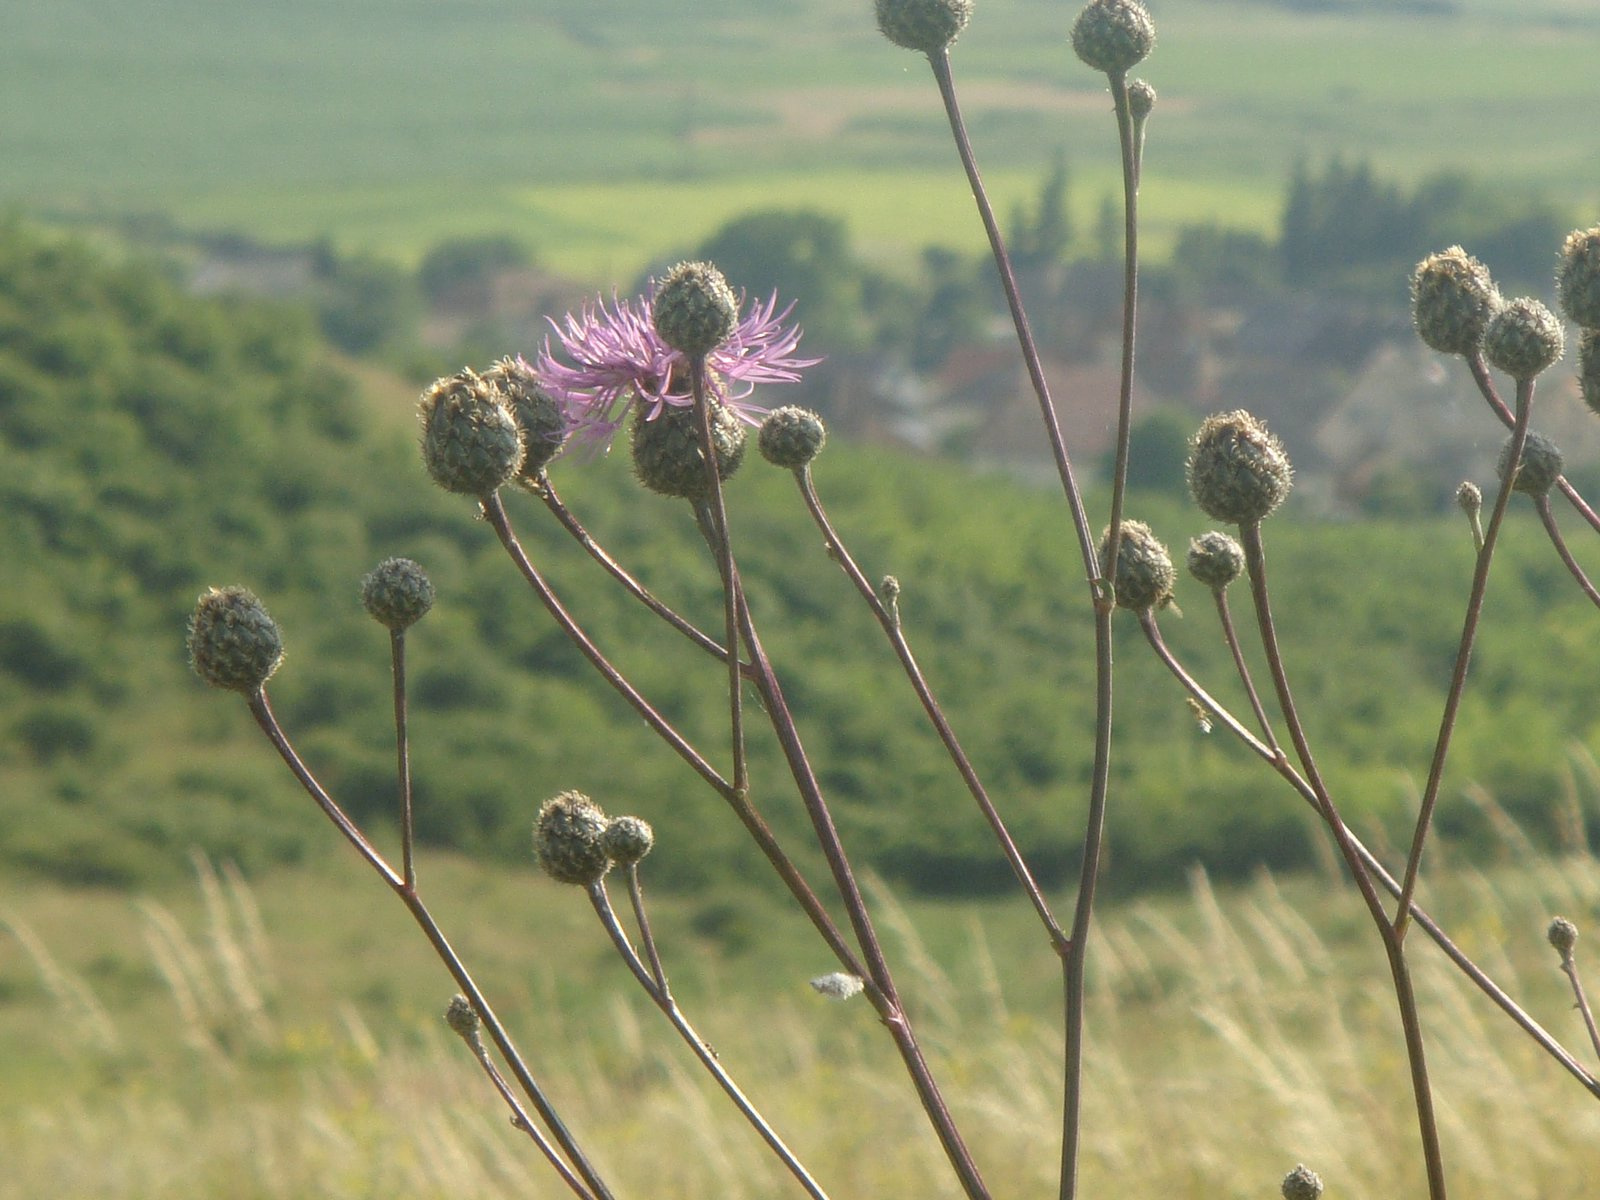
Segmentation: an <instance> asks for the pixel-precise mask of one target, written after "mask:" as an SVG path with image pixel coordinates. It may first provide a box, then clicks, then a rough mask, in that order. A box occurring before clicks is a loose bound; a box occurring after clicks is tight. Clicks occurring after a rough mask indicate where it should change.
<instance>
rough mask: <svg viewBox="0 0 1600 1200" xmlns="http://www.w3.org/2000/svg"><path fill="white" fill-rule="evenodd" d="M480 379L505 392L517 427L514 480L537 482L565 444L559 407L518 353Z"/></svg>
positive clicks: (565, 433) (500, 362) (526, 482)
mask: <svg viewBox="0 0 1600 1200" xmlns="http://www.w3.org/2000/svg"><path fill="white" fill-rule="evenodd" d="M483 378H484V379H485V380H486V381H487V382H489V383H491V384H493V385H494V386H495V387H498V388H499V389H500V391H501V392H502V393H503V394H504V395H505V398H506V402H507V403H508V404H509V405H510V406H511V415H512V417H513V418H514V419H515V420H516V422H517V428H518V429H520V430H521V431H522V446H523V451H524V453H523V456H522V466H521V467H520V468H519V469H518V471H517V479H518V480H519V481H520V482H522V483H525V484H533V483H536V482H538V479H539V476H541V475H542V474H544V469H545V467H547V466H549V465H550V460H551V459H552V458H554V457H555V456H556V455H557V454H559V453H561V447H562V446H563V445H565V444H566V436H567V423H566V420H565V419H564V418H563V417H562V415H561V409H560V407H559V406H558V405H557V404H556V401H555V398H554V397H553V396H551V395H550V393H549V392H547V391H545V390H544V389H543V388H542V387H540V386H539V384H538V381H537V380H536V379H535V378H534V374H533V368H532V367H530V366H529V365H528V364H527V363H526V362H525V361H524V360H523V359H522V357H521V356H520V355H518V356H517V357H516V358H502V359H501V360H500V361H499V362H497V363H495V364H494V366H492V367H490V368H489V369H488V370H487V371H485V372H484V373H483Z"/></svg>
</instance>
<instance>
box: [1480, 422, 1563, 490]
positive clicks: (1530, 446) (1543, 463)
mask: <svg viewBox="0 0 1600 1200" xmlns="http://www.w3.org/2000/svg"><path fill="white" fill-rule="evenodd" d="M1510 458H1511V439H1510V438H1507V439H1506V441H1505V445H1503V446H1501V447H1500V463H1499V466H1498V467H1497V468H1496V469H1497V471H1498V472H1499V475H1500V478H1501V479H1502V480H1503V479H1505V477H1506V467H1508V466H1509V465H1510V461H1509V460H1510ZM1561 470H1562V462H1561V449H1560V447H1559V446H1557V445H1556V444H1555V443H1554V442H1552V441H1551V440H1550V439H1549V438H1547V437H1545V436H1544V435H1543V434H1542V433H1532V432H1530V433H1529V434H1528V436H1527V439H1526V440H1525V441H1524V442H1523V444H1522V461H1521V462H1519V463H1518V464H1517V477H1516V479H1514V480H1512V482H1511V486H1512V488H1513V489H1515V490H1516V491H1519V492H1522V493H1524V494H1525V495H1529V496H1532V497H1534V499H1538V498H1539V497H1540V496H1543V495H1544V494H1545V493H1546V492H1548V491H1549V490H1550V489H1551V488H1552V487H1554V486H1555V482H1556V480H1557V479H1559V478H1561Z"/></svg>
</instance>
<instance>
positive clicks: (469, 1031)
mask: <svg viewBox="0 0 1600 1200" xmlns="http://www.w3.org/2000/svg"><path fill="white" fill-rule="evenodd" d="M444 1023H445V1024H446V1025H448V1026H450V1032H451V1033H453V1034H455V1035H456V1036H457V1037H458V1038H460V1039H461V1040H462V1041H464V1042H466V1043H467V1044H468V1045H475V1044H476V1043H477V1041H478V1014H477V1012H476V1010H474V1009H473V1007H472V1001H470V1000H468V999H467V998H466V997H465V996H461V995H456V996H452V997H450V1003H449V1004H448V1005H446V1006H445V1010H444Z"/></svg>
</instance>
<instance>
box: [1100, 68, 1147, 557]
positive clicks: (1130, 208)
mask: <svg viewBox="0 0 1600 1200" xmlns="http://www.w3.org/2000/svg"><path fill="white" fill-rule="evenodd" d="M1107 78H1108V79H1109V80H1110V83H1111V98H1112V101H1113V103H1114V105H1115V107H1116V115H1117V141H1118V143H1119V144H1120V146H1121V148H1122V246H1123V250H1122V360H1121V363H1120V371H1119V379H1118V386H1117V442H1116V456H1115V459H1114V466H1113V468H1112V472H1111V518H1110V520H1109V521H1108V522H1107V531H1106V536H1105V538H1104V542H1105V549H1104V560H1103V561H1102V563H1101V566H1100V569H1101V571H1102V572H1103V573H1104V574H1106V575H1109V576H1113V577H1114V576H1115V574H1116V569H1117V568H1116V564H1117V552H1118V550H1119V549H1120V548H1121V545H1122V507H1123V503H1124V501H1125V500H1126V498H1127V491H1128V446H1129V440H1130V432H1131V429H1132V424H1133V359H1134V335H1135V331H1136V330H1137V328H1138V313H1139V146H1138V142H1137V140H1136V136H1135V130H1134V122H1133V116H1132V114H1131V113H1129V111H1128V79H1127V73H1126V72H1123V71H1116V72H1113V73H1111V74H1110V75H1108V76H1107Z"/></svg>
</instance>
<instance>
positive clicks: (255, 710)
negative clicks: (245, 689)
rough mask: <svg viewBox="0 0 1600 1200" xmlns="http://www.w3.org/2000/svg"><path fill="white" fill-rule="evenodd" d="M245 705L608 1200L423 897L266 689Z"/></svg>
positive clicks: (592, 1186) (598, 1195) (600, 1197)
mask: <svg viewBox="0 0 1600 1200" xmlns="http://www.w3.org/2000/svg"><path fill="white" fill-rule="evenodd" d="M249 704H250V713H251V715H252V716H253V717H255V719H256V724H258V725H259V726H260V727H261V729H262V732H264V733H265V734H266V735H267V739H268V740H269V741H270V742H271V743H272V745H273V748H274V749H276V750H277V752H278V755H279V757H280V758H282V759H283V761H284V763H285V764H286V765H287V766H288V767H289V770H290V771H292V772H293V773H294V777H295V778H296V779H298V780H299V781H300V786H301V787H303V788H304V789H305V790H306V792H307V793H308V794H309V795H310V796H311V798H312V799H313V800H315V801H316V803H317V807H319V808H320V809H322V811H323V813H324V814H325V815H326V816H327V818H328V819H329V820H330V821H332V822H333V824H334V825H335V827H337V828H338V830H339V832H340V833H341V834H343V835H344V837H345V840H346V841H348V842H349V843H350V844H351V845H352V846H354V847H355V849H356V851H357V852H358V853H359V854H360V855H361V857H362V858H364V859H365V860H366V861H367V865H368V866H370V867H371V868H372V869H373V870H374V871H376V872H377V873H378V875H379V876H380V877H381V878H382V879H383V881H384V883H386V884H388V885H389V888H390V890H392V891H393V892H394V893H395V895H397V896H399V897H400V900H401V902H402V903H403V904H404V905H405V906H406V910H407V911H408V912H410V913H411V918H412V920H414V921H415V922H416V923H417V925H418V927H419V928H421V930H422V933H423V936H425V937H426V938H427V939H428V942H429V944H430V945H432V946H433V949H434V953H435V954H437V955H438V956H439V960H440V961H441V962H442V963H444V966H445V969H446V970H447V971H449V972H450V977H451V978H452V979H454V980H455V982H456V986H457V987H459V988H460V989H461V991H462V993H463V994H464V995H465V996H466V997H467V1000H468V1001H469V1002H470V1003H471V1004H472V1008H473V1011H474V1012H476V1013H477V1014H478V1019H479V1020H480V1021H481V1022H482V1023H483V1027H484V1028H485V1029H487V1030H488V1031H489V1037H490V1039H491V1040H492V1041H493V1042H494V1044H495V1048H496V1049H497V1050H499V1052H500V1057H501V1058H502V1059H504V1060H505V1062H506V1065H507V1066H509V1067H510V1068H511V1073H512V1075H513V1076H514V1077H515V1078H516V1080H517V1084H518V1086H520V1087H521V1088H522V1091H523V1094H524V1095H525V1096H527V1098H528V1102H529V1103H530V1104H532V1105H533V1107H534V1109H535V1111H537V1112H538V1114H539V1119H540V1120H541V1121H543V1122H544V1125H545V1128H547V1129H548V1130H549V1131H550V1135H551V1136H552V1137H553V1138H554V1139H555V1140H556V1143H557V1144H558V1145H559V1146H560V1147H561V1149H562V1152H563V1153H564V1154H565V1155H566V1156H567V1159H568V1160H569V1161H570V1162H571V1164H572V1166H573V1168H574V1169H575V1170H576V1171H577V1172H578V1174H579V1175H581V1176H582V1177H583V1181H584V1183H585V1184H587V1185H588V1188H589V1190H590V1191H591V1192H592V1193H593V1194H594V1196H595V1200H610V1196H611V1191H610V1189H609V1188H607V1187H606V1185H605V1183H604V1181H603V1180H602V1179H601V1178H600V1176H599V1173H598V1172H597V1171H596V1170H595V1168H594V1166H593V1165H592V1164H591V1163H590V1162H589V1160H588V1158H587V1157H586V1156H585V1155H584V1153H583V1151H582V1150H581V1149H580V1148H579V1146H578V1143H577V1141H576V1139H574V1138H573V1136H572V1134H571V1133H570V1132H568V1130H567V1127H566V1125H565V1123H564V1122H563V1121H562V1120H561V1118H560V1116H559V1115H558V1114H557V1112H556V1110H555V1107H554V1106H553V1105H552V1104H551V1103H550V1101H549V1100H548V1099H547V1098H546V1097H545V1094H544V1091H543V1089H541V1088H540V1087H539V1084H538V1082H537V1081H536V1080H535V1079H534V1077H533V1074H532V1072H530V1071H529V1070H528V1066H527V1064H526V1063H525V1062H524V1061H523V1059H522V1055H521V1053H520V1052H519V1051H518V1050H517V1047H516V1045H515V1044H514V1043H513V1042H512V1041H511V1037H510V1035H509V1034H508V1033H507V1032H506V1030H505V1026H504V1025H502V1024H501V1023H500V1019H499V1017H497V1016H496V1015H495V1013H494V1010H493V1009H492V1008H491V1007H490V1006H489V1001H488V1000H487V999H486V998H485V996H484V994H483V992H482V991H481V990H480V989H479V987H478V984H477V981H476V980H474V979H473V978H472V975H471V973H470V972H469V971H468V970H467V967H466V964H465V963H464V962H463V961H462V959H461V956H460V955H459V954H457V953H456V950H455V947H453V946H451V944H450V942H449V940H448V939H447V938H446V937H445V935H444V931H443V930H441V929H440V928H439V925H438V922H436V921H435V920H434V918H433V914H432V913H431V912H430V911H429V910H428V906H427V905H426V904H424V903H423V901H422V897H421V896H420V895H419V894H418V893H417V890H416V888H415V887H414V886H411V885H410V884H408V883H407V882H406V879H405V877H404V876H402V875H399V874H396V872H395V870H394V868H393V867H391V866H390V865H389V864H388V862H386V861H385V860H384V858H383V855H381V854H379V853H378V851H377V849H376V847H374V846H373V845H372V843H371V842H369V841H368V840H367V838H366V836H365V835H364V834H363V833H362V832H361V830H360V829H359V828H358V827H357V826H356V824H355V822H354V821H352V820H351V819H350V818H349V816H348V815H346V813H345V812H344V810H343V809H342V808H340V807H339V805H338V804H337V803H336V802H335V801H334V799H333V797H332V796H330V795H329V794H328V792H327V790H326V789H325V788H324V787H323V786H322V784H321V783H319V782H318V781H317V778H316V776H314V775H313V774H312V773H311V770H310V768H308V767H307V766H306V764H305V762H304V761H303V760H302V759H301V758H300V755H299V754H298V753H297V752H296V751H295V748H294V746H293V744H292V743H291V742H290V741H289V738H288V735H287V734H285V733H284V731H283V727H282V726H280V725H279V724H278V719H277V717H276V716H274V715H273V712H272V706H271V704H270V703H269V702H268V700H267V694H266V692H265V691H264V690H258V691H256V692H255V693H254V694H252V695H251V696H250V697H249Z"/></svg>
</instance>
